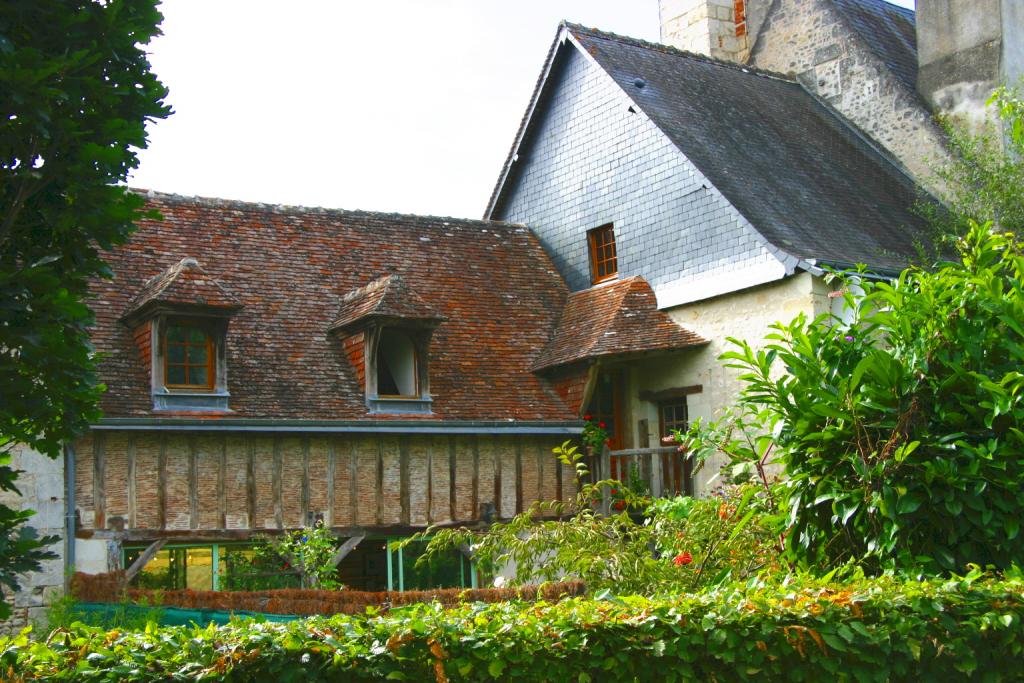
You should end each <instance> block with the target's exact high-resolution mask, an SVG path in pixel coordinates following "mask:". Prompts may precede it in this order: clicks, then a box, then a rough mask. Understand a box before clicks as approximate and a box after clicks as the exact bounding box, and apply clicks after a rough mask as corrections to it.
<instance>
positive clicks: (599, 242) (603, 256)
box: [587, 223, 619, 285]
mask: <svg viewBox="0 0 1024 683" xmlns="http://www.w3.org/2000/svg"><path fill="white" fill-rule="evenodd" d="M587 241H588V243H589V244H590V281H591V283H592V284H595V285H596V284H598V283H599V282H606V281H608V280H612V279H614V278H615V277H617V276H618V274H619V259H618V255H617V253H616V251H615V228H614V227H613V226H612V224H611V223H608V224H607V225H602V226H601V227H600V228H594V229H593V230H591V231H589V232H588V233H587Z"/></svg>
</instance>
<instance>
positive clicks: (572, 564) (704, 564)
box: [406, 480, 779, 595]
mask: <svg viewBox="0 0 1024 683" xmlns="http://www.w3.org/2000/svg"><path fill="white" fill-rule="evenodd" d="M613 492H614V493H613ZM605 494H609V495H610V496H611V497H612V499H613V500H614V501H615V502H621V503H622V505H621V506H614V505H613V506H612V512H613V514H609V515H603V514H601V513H600V512H598V511H597V508H598V507H599V506H598V505H597V503H598V501H599V500H600V498H601V496H603V495H605ZM729 495H730V498H729V499H728V500H726V499H724V498H713V499H697V500H695V499H689V498H681V499H675V500H674V501H669V502H663V501H658V502H656V503H654V504H653V505H650V500H649V499H648V498H646V497H645V496H643V495H640V494H638V493H637V492H636V491H634V490H633V489H630V488H628V487H626V486H624V485H623V484H622V483H621V482H618V481H614V480H609V481H604V482H598V483H597V484H588V485H584V486H583V487H582V488H581V490H580V493H579V496H578V497H577V499H576V501H575V505H574V506H572V507H571V508H570V507H568V506H563V505H559V504H555V503H544V504H538V505H535V506H534V507H533V508H531V509H530V510H529V511H527V512H525V513H523V514H520V515H517V516H516V517H514V518H512V519H511V520H509V521H508V522H504V523H497V524H494V525H492V526H491V527H489V528H488V529H487V530H486V531H484V532H481V531H478V530H473V529H466V528H460V529H436V530H434V529H431V530H428V531H426V532H424V533H423V534H420V535H418V536H414V537H413V538H412V539H410V541H406V542H411V541H418V540H421V539H428V540H429V543H428V544H427V549H426V552H425V553H424V555H423V557H422V558H421V561H427V559H428V558H431V557H435V556H441V555H443V554H445V553H447V552H450V551H451V550H452V549H454V548H460V547H463V548H465V547H468V548H470V549H471V550H472V552H473V560H474V562H475V563H476V564H477V567H479V568H480V570H481V572H482V573H484V574H490V575H494V574H498V573H499V572H500V571H501V570H502V569H503V568H504V567H505V566H506V565H507V564H508V563H509V562H514V563H515V566H516V577H515V580H514V583H518V584H531V583H539V582H544V581H555V580H559V579H561V578H563V577H566V576H568V577H572V578H576V579H580V580H582V581H583V582H584V583H585V584H586V585H587V588H588V590H590V591H604V590H607V591H614V592H616V593H618V594H626V593H639V594H644V595H652V594H658V593H666V592H672V591H682V590H699V589H700V588H702V587H706V586H708V585H713V584H717V583H722V582H724V581H726V580H729V579H746V578H749V577H751V576H753V575H755V574H757V573H760V572H761V571H763V570H766V569H769V570H771V569H776V568H778V566H779V565H778V562H777V556H778V551H777V548H776V542H777V532H775V530H774V529H775V522H774V518H772V517H770V516H769V514H768V505H769V503H768V502H767V498H766V496H765V495H764V494H763V492H762V491H761V490H760V489H756V488H755V487H748V488H747V489H745V490H742V491H731V490H730V492H729ZM723 505H724V506H725V511H723V507H722V506H723ZM616 508H618V509H616ZM682 509H685V513H681V512H680V510H682ZM637 510H639V511H641V513H640V514H637V513H636V512H634V511H637ZM644 510H647V512H643V511H644ZM670 510H671V511H670ZM555 515H558V516H563V515H568V516H569V519H558V520H556V519H552V517H553V516H555ZM682 553H690V554H691V561H689V562H685V563H682V562H675V561H674V558H677V557H678V556H679V555H680V554H682Z"/></svg>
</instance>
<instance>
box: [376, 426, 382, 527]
mask: <svg viewBox="0 0 1024 683" xmlns="http://www.w3.org/2000/svg"><path fill="white" fill-rule="evenodd" d="M374 488H375V489H376V490H375V491H374V495H375V496H376V498H377V505H376V508H377V513H376V516H375V517H374V521H375V522H376V523H377V524H378V525H381V524H383V523H384V440H383V439H382V438H381V437H379V436H378V437H377V476H376V477H374Z"/></svg>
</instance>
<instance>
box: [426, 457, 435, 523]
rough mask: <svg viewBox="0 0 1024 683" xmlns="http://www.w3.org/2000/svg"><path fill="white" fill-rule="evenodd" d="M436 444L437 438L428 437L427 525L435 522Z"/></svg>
mask: <svg viewBox="0 0 1024 683" xmlns="http://www.w3.org/2000/svg"><path fill="white" fill-rule="evenodd" d="M434 442H435V437H427V501H426V504H427V510H426V512H427V516H426V519H427V524H430V523H431V522H432V521H434V510H433V507H434Z"/></svg>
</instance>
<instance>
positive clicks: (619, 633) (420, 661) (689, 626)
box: [0, 575, 1024, 682]
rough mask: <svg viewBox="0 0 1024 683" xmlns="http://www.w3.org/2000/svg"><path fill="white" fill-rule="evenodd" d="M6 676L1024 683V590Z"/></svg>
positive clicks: (295, 633) (69, 660)
mask: <svg viewBox="0 0 1024 683" xmlns="http://www.w3.org/2000/svg"><path fill="white" fill-rule="evenodd" d="M0 677H4V678H6V679H7V680H18V681H32V680H44V679H45V680H75V681H124V680H130V681H168V680H180V681H185V680H203V681H228V680H230V681H339V680H344V681H350V680H351V681H358V680H387V679H395V680H410V681H438V682H442V681H494V680H506V681H591V682H594V681H659V682H660V681H711V680H717V681H762V680H799V681H833V680H849V681H864V682H871V681H879V682H883V681H949V680H974V679H977V680H985V681H994V682H998V681H1014V680H1021V679H1022V678H1024V584H1022V583H1021V581H1020V580H1018V579H1008V580H996V579H992V578H984V577H980V576H977V575H972V576H968V577H966V578H963V579H957V580H953V581H936V580H931V581H923V582H919V581H915V580H909V581H906V582H902V581H899V580H896V579H893V578H891V577H884V578H881V579H875V580H872V581H864V580H857V581H852V582H848V583H826V582H822V581H818V580H811V579H806V578H800V577H794V578H793V579H791V580H790V581H789V582H788V583H787V584H785V585H781V586H774V585H768V586H762V585H754V586H749V585H747V584H745V583H744V584H730V585H725V586H720V587H718V588H715V589H713V590H710V591H708V592H706V593H700V594H682V595H680V594H676V595H673V596H671V597H667V598H660V599H653V600H652V599H646V598H640V597H629V598H625V599H617V598H613V599H605V600H601V599H581V598H575V599H571V600H565V601H562V602H560V603H557V604H550V603H536V604H534V603H526V604H524V603H519V602H508V603H498V604H490V605H463V606H459V607H456V608H454V609H445V608H443V607H441V606H440V605H436V604H425V605H418V606H415V607H409V608H403V609H397V610H392V611H390V612H388V613H387V614H383V615H382V614H380V613H376V612H370V613H368V614H365V615H360V616H337V617H330V618H313V619H308V620H305V621H295V622H290V623H288V624H272V623H255V622H252V621H241V620H239V621H235V622H233V623H231V624H229V625H227V626H222V627H215V626H211V627H192V628H189V627H182V626H176V627H162V628H152V627H151V628H147V629H146V630H145V631H127V632H126V631H110V632H106V631H102V630H99V629H95V628H90V627H87V626H84V625H74V626H72V627H70V628H67V629H61V630H58V631H55V632H54V633H53V634H51V635H50V636H49V637H48V638H46V639H45V640H40V641H33V640H31V639H30V638H29V637H28V634H22V635H20V636H16V637H14V638H11V639H3V638H0Z"/></svg>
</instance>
